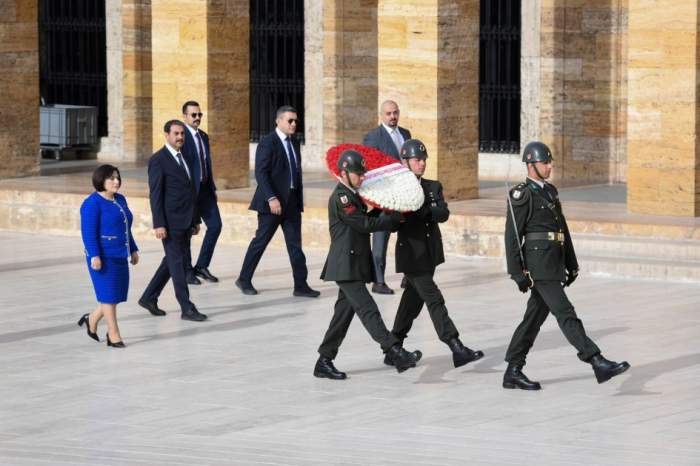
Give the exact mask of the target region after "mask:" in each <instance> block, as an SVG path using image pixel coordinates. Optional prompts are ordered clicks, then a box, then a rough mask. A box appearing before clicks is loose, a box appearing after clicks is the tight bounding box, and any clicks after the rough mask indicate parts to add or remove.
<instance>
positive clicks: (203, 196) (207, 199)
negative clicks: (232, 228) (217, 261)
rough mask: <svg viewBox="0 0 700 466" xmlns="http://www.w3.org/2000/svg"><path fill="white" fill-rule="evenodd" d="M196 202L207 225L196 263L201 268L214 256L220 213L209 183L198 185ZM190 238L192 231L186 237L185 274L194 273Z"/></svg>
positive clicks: (219, 226)
mask: <svg viewBox="0 0 700 466" xmlns="http://www.w3.org/2000/svg"><path fill="white" fill-rule="evenodd" d="M197 203H198V204H199V215H200V216H201V217H202V220H203V221H204V224H205V225H206V226H207V231H206V233H205V234H204V240H203V241H202V247H201V248H200V250H199V258H198V259H197V265H196V267H198V268H203V267H209V264H211V259H212V257H214V248H215V247H216V242H217V241H218V239H219V235H220V234H221V214H220V213H219V204H218V203H217V201H216V196H215V195H214V190H213V189H212V188H211V183H207V184H206V185H203V186H200V188H199V196H198V198H197ZM191 239H192V233H191V232H190V234H189V236H188V238H187V258H186V259H185V265H186V267H187V270H186V272H187V275H192V274H193V273H194V270H193V269H192V251H191V243H190V240H191Z"/></svg>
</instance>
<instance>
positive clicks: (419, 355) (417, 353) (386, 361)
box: [384, 350, 423, 367]
mask: <svg viewBox="0 0 700 466" xmlns="http://www.w3.org/2000/svg"><path fill="white" fill-rule="evenodd" d="M411 354H412V355H413V356H414V357H415V358H416V362H418V361H420V358H422V357H423V353H421V352H420V351H418V350H415V351H414V352H413V353H411ZM384 364H386V365H387V366H393V365H394V361H392V360H391V356H390V355H389V353H388V352H387V353H386V354H385V355H384ZM411 367H415V364H414V365H413V366H411Z"/></svg>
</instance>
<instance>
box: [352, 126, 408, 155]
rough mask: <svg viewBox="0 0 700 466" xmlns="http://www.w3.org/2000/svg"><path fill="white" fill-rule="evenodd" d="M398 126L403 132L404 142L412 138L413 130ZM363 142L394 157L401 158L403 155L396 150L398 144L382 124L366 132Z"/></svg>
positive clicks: (400, 131)
mask: <svg viewBox="0 0 700 466" xmlns="http://www.w3.org/2000/svg"><path fill="white" fill-rule="evenodd" d="M398 128H399V133H401V136H403V139H404V142H406V141H408V140H409V139H411V132H410V131H409V130H407V129H405V128H402V127H400V126H399V127H398ZM362 144H364V145H365V146H368V147H373V148H375V149H379V150H380V151H382V152H384V153H385V154H386V155H390V156H392V157H394V158H395V159H396V160H399V161H400V160H401V156H400V155H399V152H398V151H397V150H396V144H394V141H393V140H392V139H391V136H389V133H388V132H387V130H386V129H385V128H384V125H382V124H380V125H379V126H377V127H376V128H374V129H373V130H372V131H370V132H369V133H367V134H365V137H364V139H363V140H362Z"/></svg>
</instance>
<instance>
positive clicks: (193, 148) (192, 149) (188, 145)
mask: <svg viewBox="0 0 700 466" xmlns="http://www.w3.org/2000/svg"><path fill="white" fill-rule="evenodd" d="M199 134H200V136H201V137H202V145H203V146H204V152H206V154H207V156H206V158H205V159H204V163H205V164H206V166H207V179H208V180H209V181H208V183H209V184H210V185H211V190H212V191H216V185H215V184H214V175H213V172H212V169H211V151H210V150H209V135H208V134H207V133H205V132H204V131H202V130H201V129H200V130H199ZM182 150H184V151H185V152H187V155H189V156H190V158H191V159H192V163H193V164H194V179H195V181H196V182H195V188H196V189H197V194H199V179H200V178H201V171H202V169H201V168H200V165H199V151H198V150H197V140H196V139H195V138H194V137H192V133H190V130H189V129H185V143H184V144H183V145H182Z"/></svg>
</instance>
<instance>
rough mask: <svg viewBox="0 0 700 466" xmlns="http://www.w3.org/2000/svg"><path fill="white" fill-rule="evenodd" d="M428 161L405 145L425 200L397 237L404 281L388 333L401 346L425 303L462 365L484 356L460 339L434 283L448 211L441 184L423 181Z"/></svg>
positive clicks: (413, 144) (418, 145)
mask: <svg viewBox="0 0 700 466" xmlns="http://www.w3.org/2000/svg"><path fill="white" fill-rule="evenodd" d="M427 158H428V152H427V151H426V149H425V145H424V144H423V143H422V142H421V141H419V140H418V139H409V140H408V141H406V142H404V143H403V146H402V147H401V160H402V163H403V166H404V167H406V168H408V169H409V170H411V171H412V172H413V174H415V175H416V177H417V178H418V180H419V181H420V185H421V187H422V188H423V193H424V194H425V201H424V202H423V205H422V206H421V208H420V209H419V210H417V211H416V212H411V213H408V214H406V222H405V223H404V224H403V226H402V227H401V229H400V230H399V233H398V236H397V239H396V253H395V257H396V272H397V273H402V272H403V273H404V274H405V275H406V277H407V282H406V288H405V290H404V292H403V295H402V296H401V303H400V304H399V309H398V311H397V312H396V318H395V319H394V329H393V330H392V331H391V333H393V334H394V336H396V338H397V339H398V340H399V341H400V342H403V341H404V340H405V339H406V337H407V335H408V332H409V330H411V326H412V325H413V321H414V320H415V318H416V317H418V314H420V312H421V310H422V309H423V304H424V303H425V304H426V305H427V307H428V312H429V313H430V318H431V319H432V321H433V326H435V331H436V332H437V334H438V337H439V338H440V341H442V342H443V343H446V344H447V346H449V347H450V350H452V361H453V363H454V366H455V367H461V366H464V365H465V364H467V363H470V362H472V361H476V360H479V359H481V358H483V357H484V353H482V352H481V351H472V350H471V349H469V348H467V347H466V346H464V345H463V344H462V342H461V341H460V340H459V332H458V331H457V328H456V327H455V325H454V323H453V322H452V319H450V316H449V315H448V314H447V307H445V298H443V296H442V293H441V292H440V289H439V288H438V287H437V285H436V284H435V280H434V279H433V276H434V275H435V268H436V267H437V266H438V265H440V264H442V263H443V262H445V255H444V253H443V248H442V234H441V233H440V226H439V225H438V224H439V223H444V222H446V221H447V219H448V218H449V217H450V210H449V209H448V208H447V203H446V202H445V199H444V197H443V195H442V184H440V182H439V181H433V180H426V179H425V178H423V173H424V172H425V166H426V162H427V160H426V159H427ZM384 364H387V365H391V364H392V362H391V358H388V357H385V358H384Z"/></svg>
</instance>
